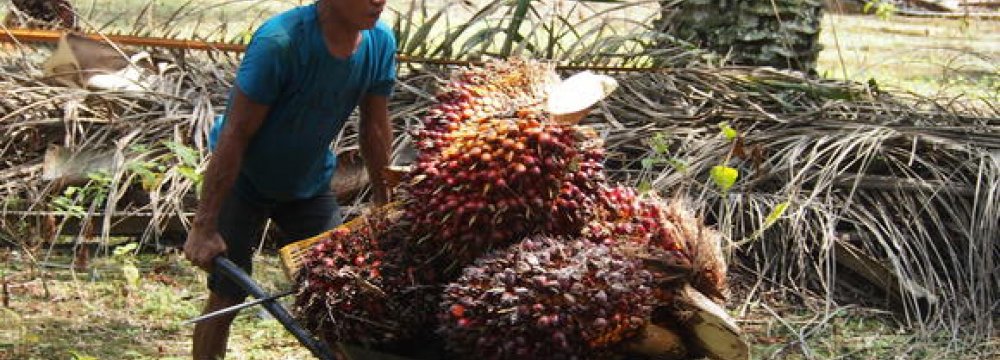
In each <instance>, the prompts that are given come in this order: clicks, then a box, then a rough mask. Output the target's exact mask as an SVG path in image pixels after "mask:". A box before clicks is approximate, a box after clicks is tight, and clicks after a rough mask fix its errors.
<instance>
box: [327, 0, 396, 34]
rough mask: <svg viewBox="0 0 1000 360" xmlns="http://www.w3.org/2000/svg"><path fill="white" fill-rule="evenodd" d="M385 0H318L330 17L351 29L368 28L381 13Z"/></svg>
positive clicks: (373, 24)
mask: <svg viewBox="0 0 1000 360" xmlns="http://www.w3.org/2000/svg"><path fill="white" fill-rule="evenodd" d="M385 1H386V0H320V5H321V8H325V11H327V12H328V15H329V16H330V18H332V19H335V20H336V21H337V22H340V24H342V25H343V26H344V27H346V28H349V29H352V30H364V29H370V28H371V27H373V26H375V22H376V21H377V20H378V17H379V16H380V15H382V9H383V8H384V7H385Z"/></svg>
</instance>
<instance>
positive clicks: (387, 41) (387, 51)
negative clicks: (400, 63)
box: [368, 22, 396, 97]
mask: <svg viewBox="0 0 1000 360" xmlns="http://www.w3.org/2000/svg"><path fill="white" fill-rule="evenodd" d="M375 30H376V31H377V32H378V37H379V40H380V41H379V44H378V45H377V46H376V48H377V49H378V51H379V54H378V56H377V59H378V60H377V62H376V65H375V66H376V67H377V70H376V72H375V74H376V75H375V78H374V79H373V81H372V85H371V87H370V88H369V89H368V93H369V94H372V95H381V96H385V97H388V96H389V95H392V88H393V87H394V86H395V85H396V37H395V36H393V34H392V29H389V27H388V26H386V25H384V24H382V23H381V22H380V23H379V25H378V26H376V28H375Z"/></svg>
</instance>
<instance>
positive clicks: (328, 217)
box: [271, 192, 341, 248]
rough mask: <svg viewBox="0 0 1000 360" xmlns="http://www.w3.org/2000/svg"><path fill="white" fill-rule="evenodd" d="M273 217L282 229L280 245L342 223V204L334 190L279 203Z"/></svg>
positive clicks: (314, 234) (311, 235)
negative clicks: (338, 203)
mask: <svg viewBox="0 0 1000 360" xmlns="http://www.w3.org/2000/svg"><path fill="white" fill-rule="evenodd" d="M271 219H272V220H274V222H275V223H277V225H278V229H280V230H281V232H282V235H284V236H283V239H279V240H280V241H281V242H280V243H278V244H277V245H278V247H279V248H280V247H281V246H285V245H286V244H288V243H292V242H295V241H299V240H303V239H306V238H310V237H313V236H316V235H318V234H320V233H322V232H324V231H327V230H330V229H333V228H334V227H336V226H337V225H340V223H341V218H340V206H339V205H337V196H336V195H334V194H333V192H326V193H323V194H320V195H318V196H316V197H312V198H309V199H303V200H295V201H290V202H285V203H281V204H278V205H277V206H275V207H274V211H273V213H272V216H271Z"/></svg>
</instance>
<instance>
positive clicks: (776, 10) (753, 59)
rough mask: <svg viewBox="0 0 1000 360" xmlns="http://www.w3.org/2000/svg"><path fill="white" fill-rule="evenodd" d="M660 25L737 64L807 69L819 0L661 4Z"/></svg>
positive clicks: (814, 50)
mask: <svg viewBox="0 0 1000 360" xmlns="http://www.w3.org/2000/svg"><path fill="white" fill-rule="evenodd" d="M662 13H663V16H662V17H661V19H660V20H659V21H660V24H659V25H660V27H661V28H663V29H665V30H666V31H667V32H668V33H670V34H672V35H674V36H675V37H677V38H679V39H681V40H685V41H689V42H692V43H694V44H695V45H698V46H699V47H702V48H705V49H709V50H712V51H714V52H716V53H718V54H720V55H723V56H725V57H726V58H727V59H728V63H732V64H738V65H755V66H773V67H776V68H782V69H795V70H801V71H805V72H810V71H812V70H813V69H814V68H815V66H816V58H817V55H818V54H819V51H820V49H821V47H820V45H819V43H818V42H819V31H820V21H821V20H822V18H823V0H685V1H683V2H680V3H677V5H670V6H668V5H665V6H664V7H663V9H662Z"/></svg>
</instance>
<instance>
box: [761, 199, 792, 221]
mask: <svg viewBox="0 0 1000 360" xmlns="http://www.w3.org/2000/svg"><path fill="white" fill-rule="evenodd" d="M787 208H788V202H787V201H785V202H783V203H780V204H778V205H775V206H774V209H771V213H770V214H767V218H766V219H764V227H765V228H766V227H770V226H771V225H774V223H775V222H777V221H778V218H780V217H781V216H782V215H784V214H785V209H787Z"/></svg>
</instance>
